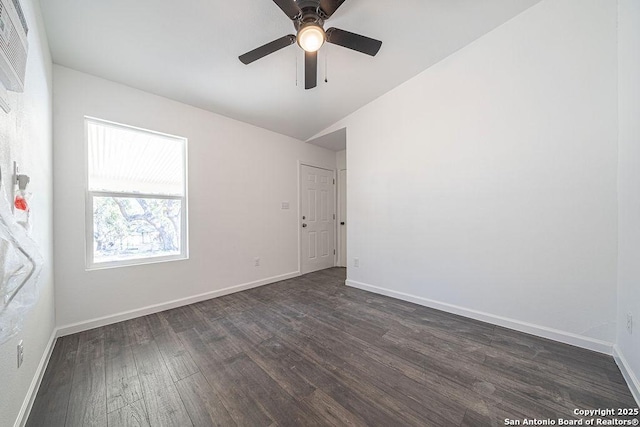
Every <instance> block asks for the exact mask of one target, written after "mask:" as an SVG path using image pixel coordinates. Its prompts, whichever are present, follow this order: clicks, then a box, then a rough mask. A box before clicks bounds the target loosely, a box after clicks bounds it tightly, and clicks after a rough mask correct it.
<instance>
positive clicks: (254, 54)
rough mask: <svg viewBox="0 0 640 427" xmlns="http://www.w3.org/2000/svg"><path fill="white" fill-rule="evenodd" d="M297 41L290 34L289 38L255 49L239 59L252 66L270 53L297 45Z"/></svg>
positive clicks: (282, 38) (285, 37)
mask: <svg viewBox="0 0 640 427" xmlns="http://www.w3.org/2000/svg"><path fill="white" fill-rule="evenodd" d="M295 41H296V36H294V35H293V34H289V35H288V36H284V37H280V38H279V39H277V40H274V41H272V42H269V43H267V44H265V45H262V46H260V47H258V48H256V49H253V50H252V51H250V52H247V53H245V54H244V55H240V56H239V57H238V59H239V60H240V61H241V62H242V63H243V64H245V65H246V64H251V63H252V62H253V61H257V60H258V59H260V58H263V57H265V56H267V55H269V54H270V53H273V52H275V51H278V50H280V49H282V48H285V47H287V46H289V45H291V44H293V43H295Z"/></svg>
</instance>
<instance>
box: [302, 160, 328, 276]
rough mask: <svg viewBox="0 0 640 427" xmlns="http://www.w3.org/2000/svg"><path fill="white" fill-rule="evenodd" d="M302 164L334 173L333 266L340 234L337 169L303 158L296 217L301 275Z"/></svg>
mask: <svg viewBox="0 0 640 427" xmlns="http://www.w3.org/2000/svg"><path fill="white" fill-rule="evenodd" d="M302 166H311V167H312V168H317V169H322V170H326V171H329V172H331V173H332V174H333V199H334V203H333V217H334V220H333V246H334V248H333V251H334V254H333V266H334V267H335V266H336V259H337V258H336V256H337V254H338V250H337V247H336V246H337V243H336V236H337V235H338V233H337V223H338V220H337V216H338V215H337V213H338V212H337V211H336V209H337V207H336V206H337V200H336V194H337V193H338V192H337V190H336V187H337V186H336V178H337V177H336V170H335V168H334V169H329V168H328V167H325V166H321V165H319V164H316V163H312V162H307V161H303V160H298V212H297V217H296V222H297V223H298V225H297V227H298V274H299V275H301V274H302V226H301V221H302V219H301V216H302V186H301V182H302Z"/></svg>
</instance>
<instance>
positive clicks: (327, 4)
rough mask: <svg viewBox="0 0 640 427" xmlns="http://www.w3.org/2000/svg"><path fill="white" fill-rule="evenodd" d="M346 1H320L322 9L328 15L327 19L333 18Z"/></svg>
mask: <svg viewBox="0 0 640 427" xmlns="http://www.w3.org/2000/svg"><path fill="white" fill-rule="evenodd" d="M345 1H346V0H320V9H322V11H323V12H324V13H325V15H327V18H329V17H331V15H333V14H334V13H335V11H336V10H338V8H339V7H340V6H342V3H344V2H345Z"/></svg>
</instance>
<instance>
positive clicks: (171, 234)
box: [93, 196, 182, 263]
mask: <svg viewBox="0 0 640 427" xmlns="http://www.w3.org/2000/svg"><path fill="white" fill-rule="evenodd" d="M181 224H182V201H181V200H180V199H154V198H136V197H100V196H94V197H93V261H94V263H102V262H110V261H125V260H131V259H140V258H151V257H159V256H167V255H179V254H180V249H181V248H180V243H181Z"/></svg>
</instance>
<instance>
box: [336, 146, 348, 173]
mask: <svg viewBox="0 0 640 427" xmlns="http://www.w3.org/2000/svg"><path fill="white" fill-rule="evenodd" d="M346 168H347V150H342V151H338V152H336V169H337V170H341V169H346Z"/></svg>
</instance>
